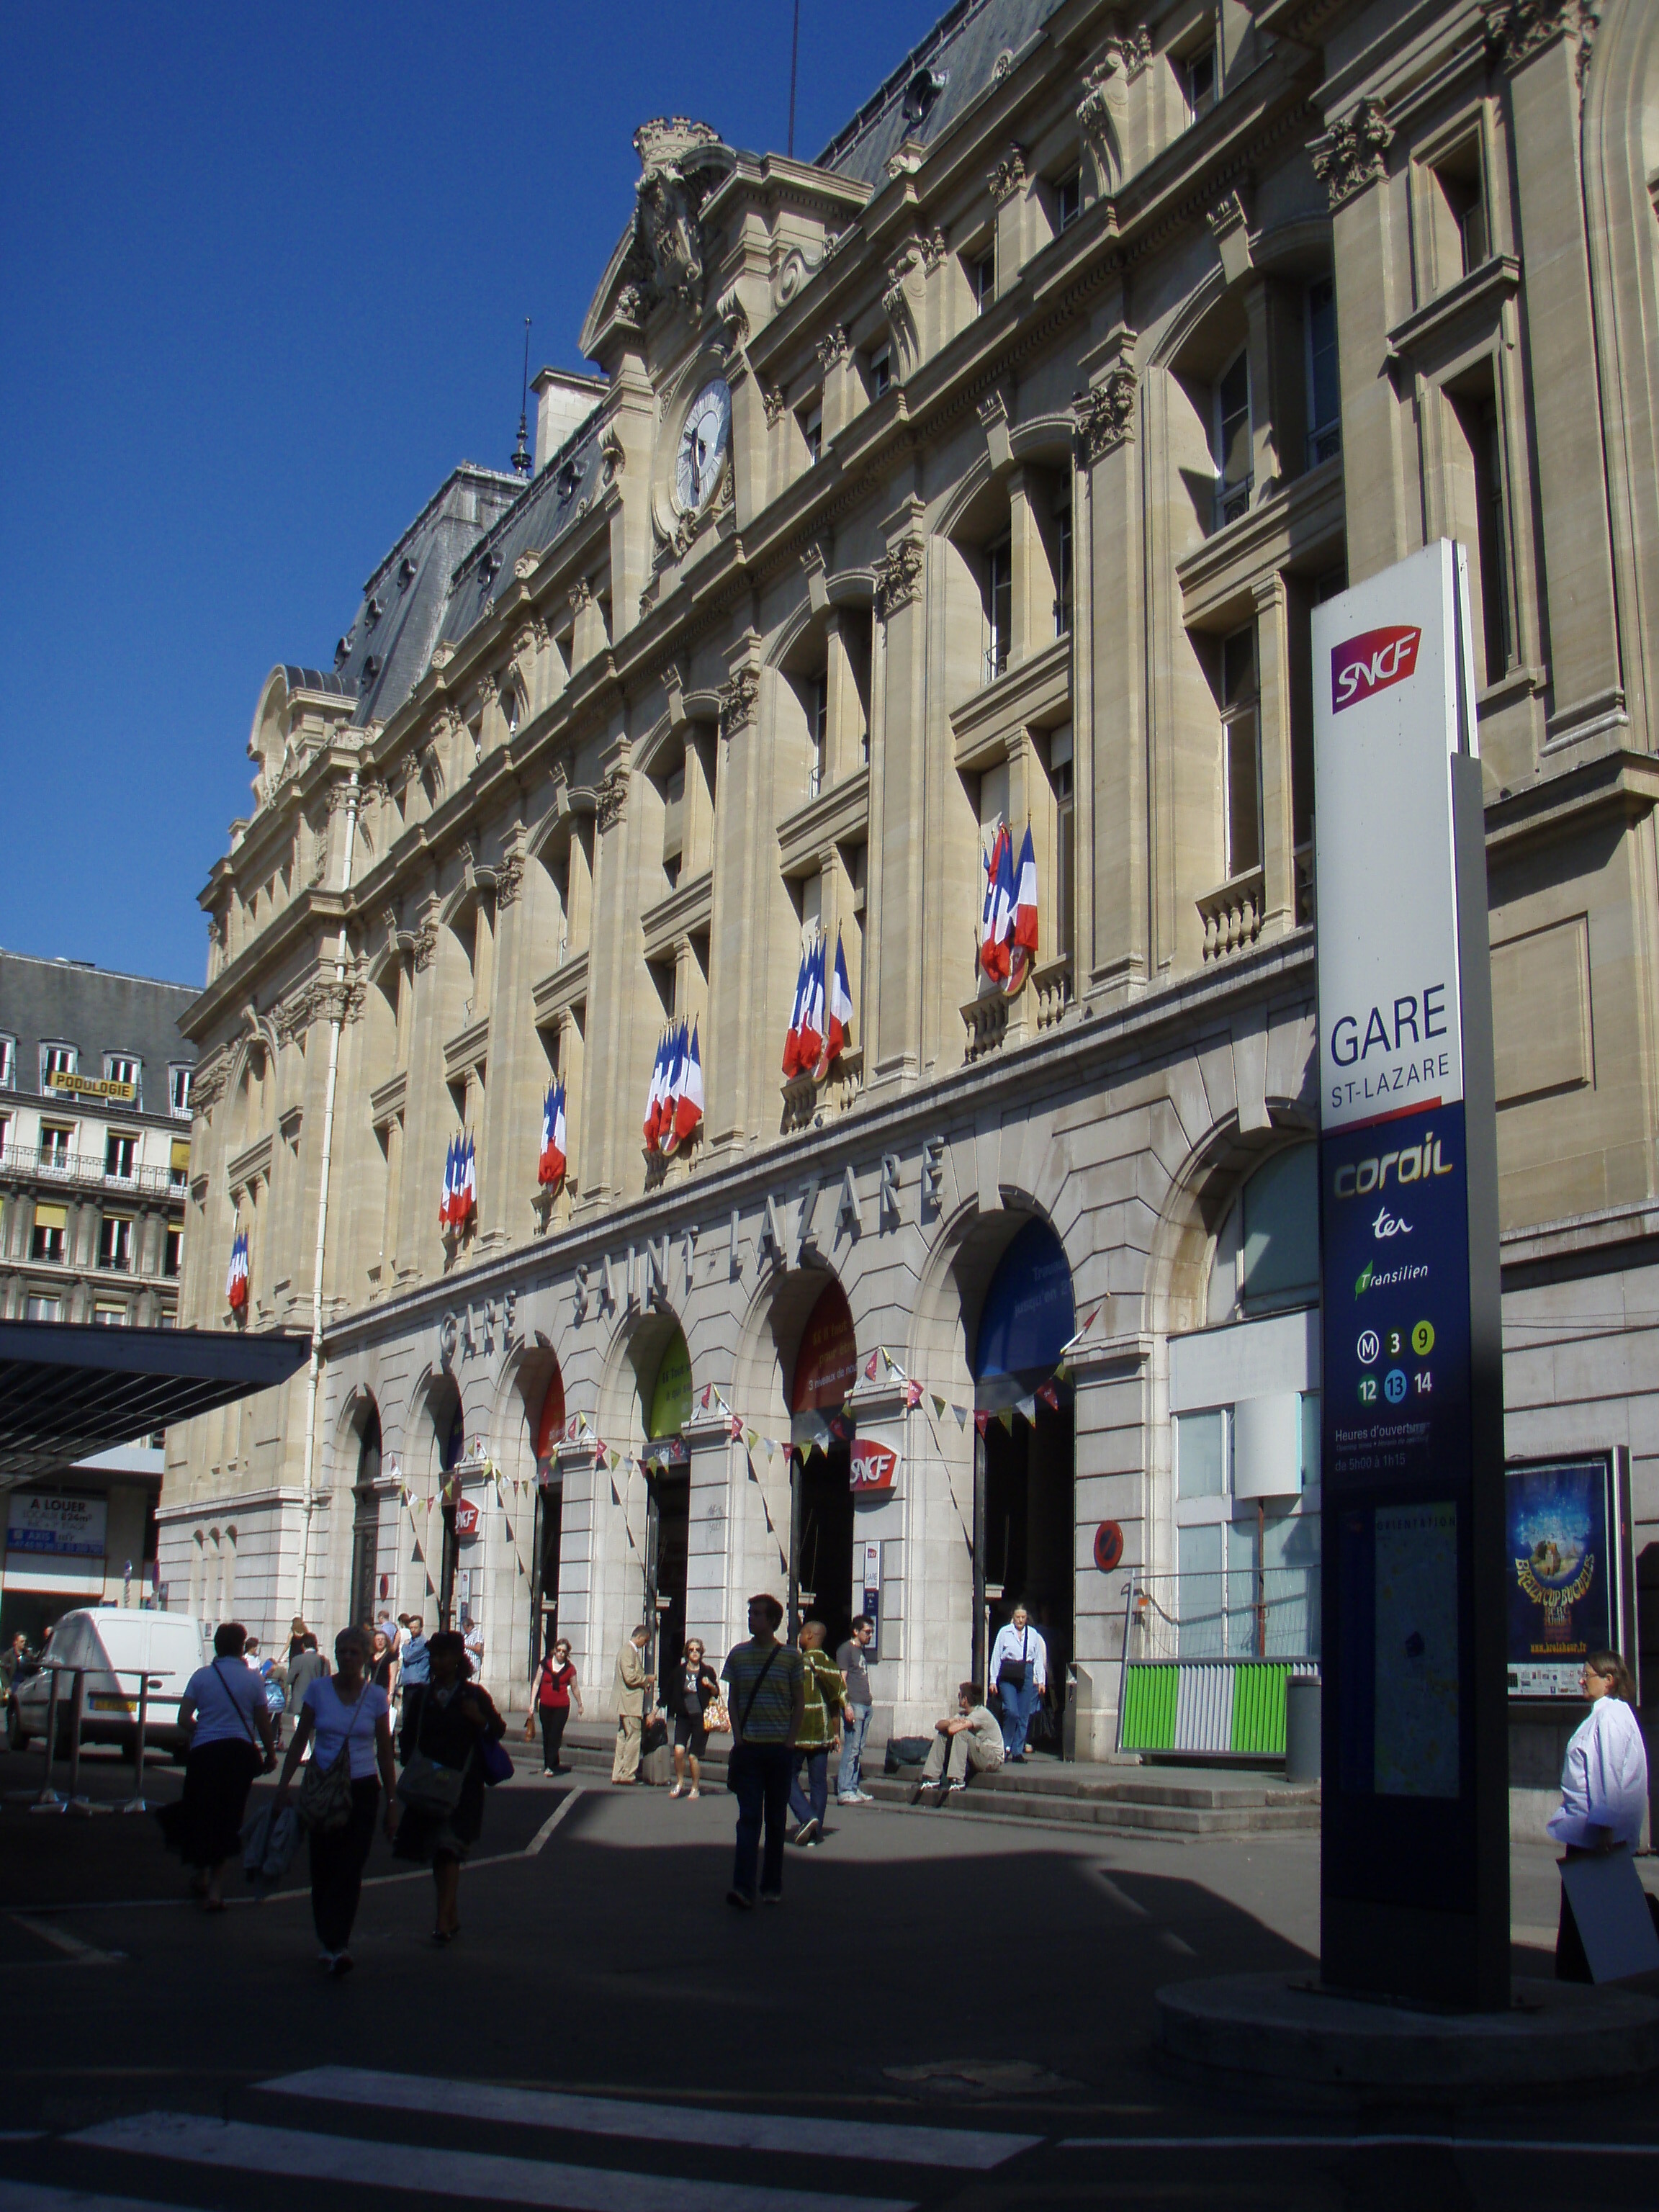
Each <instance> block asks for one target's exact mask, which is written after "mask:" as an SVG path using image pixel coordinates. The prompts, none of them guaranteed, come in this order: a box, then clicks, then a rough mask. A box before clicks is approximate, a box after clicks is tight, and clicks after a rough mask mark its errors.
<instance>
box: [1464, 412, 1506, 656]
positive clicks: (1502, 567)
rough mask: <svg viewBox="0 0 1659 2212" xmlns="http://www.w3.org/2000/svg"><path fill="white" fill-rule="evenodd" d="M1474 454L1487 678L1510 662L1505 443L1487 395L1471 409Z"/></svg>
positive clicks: (1470, 425) (1469, 430)
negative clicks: (1505, 520)
mask: <svg viewBox="0 0 1659 2212" xmlns="http://www.w3.org/2000/svg"><path fill="white" fill-rule="evenodd" d="M1468 435H1469V445H1470V447H1471V450H1472V451H1473V453H1474V494H1475V498H1476V501H1478V503H1479V513H1480V614H1481V627H1482V629H1484V630H1485V632H1486V638H1485V644H1486V681H1487V683H1488V684H1495V683H1497V681H1498V678H1499V677H1500V676H1501V675H1502V674H1503V673H1504V670H1505V669H1506V668H1507V667H1508V666H1509V665H1510V573H1509V560H1508V542H1507V540H1508V533H1507V532H1505V530H1504V447H1503V434H1502V432H1501V430H1500V429H1499V428H1498V404H1497V401H1496V400H1495V399H1493V398H1483V399H1482V400H1480V402H1479V403H1478V404H1476V405H1474V406H1473V407H1472V408H1471V409H1470V410H1469V421H1468Z"/></svg>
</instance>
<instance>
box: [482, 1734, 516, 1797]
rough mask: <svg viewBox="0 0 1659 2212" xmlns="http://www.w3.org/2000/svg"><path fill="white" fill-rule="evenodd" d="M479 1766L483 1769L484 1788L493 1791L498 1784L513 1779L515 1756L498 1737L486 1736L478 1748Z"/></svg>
mask: <svg viewBox="0 0 1659 2212" xmlns="http://www.w3.org/2000/svg"><path fill="white" fill-rule="evenodd" d="M478 1764H479V1765H480V1766H482V1767H483V1778H484V1788H485V1789H486V1790H493V1789H494V1788H495V1784H497V1783H498V1782H510V1781H511V1780H512V1779H513V1771H514V1770H513V1754H512V1753H510V1752H509V1751H508V1749H507V1746H506V1745H505V1744H504V1743H502V1742H501V1741H500V1740H499V1739H498V1738H497V1737H495V1736H488V1735H487V1736H486V1737H485V1738H484V1740H483V1743H482V1744H481V1745H480V1746H479V1747H478Z"/></svg>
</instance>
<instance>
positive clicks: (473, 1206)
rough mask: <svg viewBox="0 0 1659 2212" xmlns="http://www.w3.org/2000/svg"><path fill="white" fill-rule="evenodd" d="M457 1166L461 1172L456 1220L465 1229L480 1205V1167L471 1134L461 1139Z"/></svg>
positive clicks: (456, 1195) (456, 1200) (458, 1181)
mask: <svg viewBox="0 0 1659 2212" xmlns="http://www.w3.org/2000/svg"><path fill="white" fill-rule="evenodd" d="M457 1167H458V1169H459V1174H458V1176H457V1181H456V1189H455V1220H456V1223H457V1225H458V1226H459V1227H460V1228H463V1229H465V1226H466V1225H467V1223H468V1222H469V1221H470V1220H471V1218H472V1216H473V1215H474V1213H475V1212H477V1206H478V1169H477V1160H476V1159H475V1158H474V1156H473V1151H472V1139H471V1137H470V1136H468V1137H463V1138H462V1139H461V1150H460V1157H459V1160H458V1162H457Z"/></svg>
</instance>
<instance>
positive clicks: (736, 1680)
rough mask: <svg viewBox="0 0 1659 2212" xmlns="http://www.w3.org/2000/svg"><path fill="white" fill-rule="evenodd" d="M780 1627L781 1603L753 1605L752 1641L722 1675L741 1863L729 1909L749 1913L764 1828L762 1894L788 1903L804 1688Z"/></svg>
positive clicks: (767, 1600)
mask: <svg viewBox="0 0 1659 2212" xmlns="http://www.w3.org/2000/svg"><path fill="white" fill-rule="evenodd" d="M782 1620H783V1607H781V1605H780V1604H779V1603H778V1601H777V1600H776V1598H775V1597H770V1596H762V1597H751V1598H750V1601H749V1641H748V1642H747V1643H746V1644H736V1645H734V1646H733V1647H732V1650H731V1651H729V1652H728V1653H727V1655H726V1664H725V1666H724V1667H723V1668H721V1670H720V1671H721V1674H722V1675H723V1677H724V1679H725V1681H726V1707H727V1710H728V1711H730V1713H731V1716H732V1751H731V1756H730V1758H729V1759H728V1761H727V1764H726V1784H727V1786H728V1788H729V1789H730V1790H731V1791H732V1796H734V1797H735V1798H736V1799H737V1801H738V1845H737V1858H736V1863H735V1864H734V1866H733V1868H732V1887H731V1888H730V1889H728V1890H727V1891H726V1903H727V1904H728V1905H736V1906H737V1907H738V1910H739V1911H744V1912H747V1911H750V1910H751V1909H752V1907H753V1905H754V1902H755V1875H756V1867H757V1860H760V1857H761V1848H760V1846H761V1826H762V1823H763V1821H764V1824H765V1828H766V1852H765V1857H764V1860H763V1863H761V1865H760V1869H759V1872H760V1894H761V1896H762V1898H763V1899H764V1900H765V1902H766V1903H767V1904H769V1905H776V1904H778V1903H780V1902H781V1899H782V1896H783V1844H784V1830H785V1827H786V1825H787V1820H788V1814H789V1784H790V1783H791V1781H792V1780H793V1775H794V1765H795V1753H794V1748H793V1747H794V1745H795V1742H796V1741H797V1739H798V1738H799V1735H800V1731H801V1726H802V1721H803V1715H804V1705H805V1686H804V1683H803V1680H802V1665H801V1655H800V1653H799V1651H790V1650H786V1649H785V1648H784V1646H783V1645H782V1644H780V1643H779V1642H778V1629H779V1626H781V1622H782Z"/></svg>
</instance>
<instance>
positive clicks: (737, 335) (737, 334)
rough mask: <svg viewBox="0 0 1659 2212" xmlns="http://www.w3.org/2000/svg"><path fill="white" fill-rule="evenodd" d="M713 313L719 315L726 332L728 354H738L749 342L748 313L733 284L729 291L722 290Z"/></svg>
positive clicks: (722, 327)
mask: <svg viewBox="0 0 1659 2212" xmlns="http://www.w3.org/2000/svg"><path fill="white" fill-rule="evenodd" d="M714 313H716V314H717V315H718V316H719V317H720V327H721V329H722V330H723V331H725V332H726V353H727V355H728V356H731V355H733V354H740V353H741V352H742V351H743V349H744V347H745V346H746V345H747V344H748V343H749V315H748V311H747V309H746V308H745V307H744V304H743V301H741V300H740V299H739V298H738V289H737V287H736V285H735V284H734V285H733V286H732V289H731V290H730V291H729V292H722V293H721V295H720V300H719V301H718V303H717V304H716V306H715V308H714Z"/></svg>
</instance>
